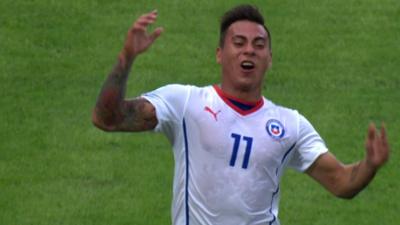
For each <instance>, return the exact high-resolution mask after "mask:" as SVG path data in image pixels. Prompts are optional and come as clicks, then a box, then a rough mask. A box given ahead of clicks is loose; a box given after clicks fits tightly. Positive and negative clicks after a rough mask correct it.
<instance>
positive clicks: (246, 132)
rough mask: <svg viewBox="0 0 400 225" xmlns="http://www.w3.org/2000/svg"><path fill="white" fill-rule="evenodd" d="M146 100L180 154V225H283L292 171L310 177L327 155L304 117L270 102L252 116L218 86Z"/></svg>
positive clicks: (176, 207)
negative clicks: (285, 177)
mask: <svg viewBox="0 0 400 225" xmlns="http://www.w3.org/2000/svg"><path fill="white" fill-rule="evenodd" d="M142 97H144V98H146V99H147V100H148V101H150V102H151V104H152V105H153V106H154V107H155V110H156V115H157V119H158V124H157V126H156V127H155V131H159V132H162V133H164V134H165V135H166V136H167V138H168V139H169V141H170V142H171V144H172V146H173V153H174V154H173V155H174V160H175V170H174V183H173V203H172V223H173V225H261V224H262V225H279V224H280V223H279V219H278V204H279V196H280V187H279V184H280V179H281V176H282V174H283V172H284V170H285V168H287V167H291V168H294V169H295V170H298V171H305V170H306V169H307V168H309V167H310V166H311V164H312V163H313V162H314V161H315V160H316V159H317V158H318V156H320V155H321V154H323V153H325V152H327V151H328V150H327V148H326V146H325V144H324V141H323V140H322V139H321V137H320V136H319V134H318V133H317V132H316V131H315V129H314V128H313V127H312V125H311V124H310V123H309V122H308V121H307V120H306V119H305V118H304V117H303V116H302V115H300V114H299V113H298V112H297V111H295V110H291V109H288V108H284V107H281V106H278V105H275V104H274V103H272V102H271V101H269V100H267V99H265V98H264V97H263V98H262V99H261V100H260V101H259V102H257V103H256V106H255V107H254V108H253V109H251V110H246V111H243V110H241V109H240V108H238V107H237V106H235V105H234V104H232V103H231V102H230V101H229V100H228V98H227V96H226V95H225V94H224V93H223V92H222V90H221V89H220V88H219V87H218V86H216V85H215V86H207V87H196V86H189V85H178V84H171V85H167V86H164V87H161V88H159V89H157V90H155V91H152V92H149V93H146V94H144V95H143V96H142ZM229 98H230V99H231V97H229ZM237 100H238V99H237ZM238 101H240V100H238ZM244 104H245V103H244Z"/></svg>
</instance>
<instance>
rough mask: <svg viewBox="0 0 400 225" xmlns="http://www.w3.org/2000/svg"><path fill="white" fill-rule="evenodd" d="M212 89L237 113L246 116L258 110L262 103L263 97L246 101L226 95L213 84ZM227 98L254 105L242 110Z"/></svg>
mask: <svg viewBox="0 0 400 225" xmlns="http://www.w3.org/2000/svg"><path fill="white" fill-rule="evenodd" d="M213 88H214V90H215V91H216V92H217V94H218V95H219V97H220V98H221V99H222V100H223V101H224V102H225V103H226V104H227V105H228V106H229V107H231V108H232V109H233V110H235V111H236V112H237V113H239V114H240V115H242V116H246V115H249V114H251V113H253V112H255V111H257V110H259V109H260V108H261V107H262V106H263V105H264V98H261V99H260V100H258V101H256V102H248V101H244V100H242V99H239V98H236V97H234V96H231V95H228V94H226V93H224V92H223V91H222V89H221V88H220V87H219V86H218V85H216V84H214V85H213ZM229 99H232V100H234V101H237V102H240V103H242V104H245V105H254V107H253V108H252V109H250V110H243V109H241V108H239V107H237V106H236V105H235V104H233V103H232V102H231V101H229Z"/></svg>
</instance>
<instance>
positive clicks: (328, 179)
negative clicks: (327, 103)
mask: <svg viewBox="0 0 400 225" xmlns="http://www.w3.org/2000/svg"><path fill="white" fill-rule="evenodd" d="M365 146H366V157H365V159H363V160H362V161H360V162H358V163H355V164H351V165H343V164H342V163H341V162H339V161H338V160H337V159H336V158H335V157H334V156H333V155H332V154H331V153H326V154H323V155H321V156H320V157H319V158H318V159H317V160H316V161H315V162H314V164H313V165H312V166H311V167H310V168H309V169H308V170H307V174H308V175H310V176H311V177H313V178H314V179H315V180H317V181H318V182H319V183H321V184H322V185H323V186H324V187H325V188H326V189H327V190H329V191H330V192H331V193H333V194H335V195H336V196H338V197H341V198H353V197H354V196H356V195H357V194H358V193H359V192H360V191H361V190H363V189H364V188H365V187H366V186H367V185H368V184H369V183H370V182H371V181H372V179H373V178H374V176H375V174H376V172H377V171H378V169H379V168H380V167H381V166H383V165H384V164H385V163H386V162H387V160H388V158H389V144H388V142H387V138H386V131H385V128H384V126H383V125H382V128H381V132H380V134H378V133H377V131H376V128H375V125H373V124H371V125H370V126H369V129H368V136H367V138H366V145H365Z"/></svg>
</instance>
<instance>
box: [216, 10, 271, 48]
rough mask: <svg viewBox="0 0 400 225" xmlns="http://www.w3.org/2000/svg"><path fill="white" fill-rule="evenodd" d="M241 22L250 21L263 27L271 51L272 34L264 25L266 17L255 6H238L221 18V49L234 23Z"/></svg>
mask: <svg viewBox="0 0 400 225" xmlns="http://www.w3.org/2000/svg"><path fill="white" fill-rule="evenodd" d="M241 20H248V21H251V22H255V23H258V24H260V25H262V26H263V27H264V29H265V31H266V32H267V35H268V47H269V49H270V50H272V49H271V34H270V33H269V30H268V28H267V26H265V23H264V17H263V16H262V15H261V13H260V11H259V10H258V8H257V7H255V6H253V5H247V4H245V5H238V6H236V7H234V8H232V9H231V10H229V11H227V12H226V13H225V14H224V15H223V16H222V18H221V26H220V36H219V47H223V46H224V42H225V36H226V31H227V30H228V28H229V26H230V25H232V24H233V23H235V22H237V21H241Z"/></svg>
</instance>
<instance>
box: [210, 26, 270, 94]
mask: <svg viewBox="0 0 400 225" xmlns="http://www.w3.org/2000/svg"><path fill="white" fill-rule="evenodd" d="M268 38H269V37H268V34H267V32H266V30H265V29H264V27H263V26H262V25H260V24H257V23H255V22H251V21H247V20H242V21H237V22H235V23H233V24H231V26H230V27H229V28H228V30H227V31H226V36H225V40H224V46H223V47H220V48H218V49H217V62H218V63H219V64H220V65H221V66H222V86H225V87H228V88H230V89H236V90H240V91H250V90H259V91H260V90H261V85H262V81H263V78H264V74H265V72H266V71H267V70H268V68H269V67H270V66H271V64H272V55H271V50H270V49H269V47H268V41H269V40H268Z"/></svg>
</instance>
